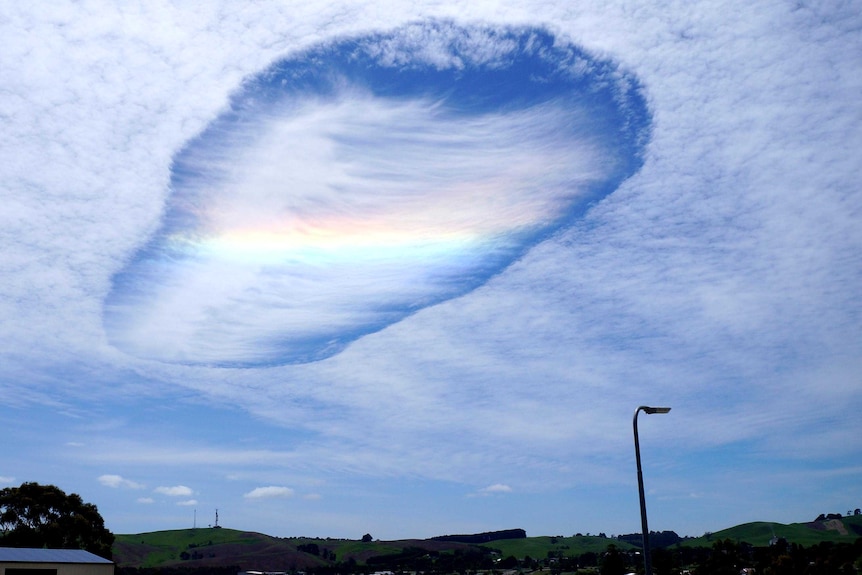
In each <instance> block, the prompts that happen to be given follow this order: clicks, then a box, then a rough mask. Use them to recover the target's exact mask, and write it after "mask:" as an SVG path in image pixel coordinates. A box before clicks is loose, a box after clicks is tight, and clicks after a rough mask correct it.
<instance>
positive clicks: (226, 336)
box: [104, 22, 650, 366]
mask: <svg viewBox="0 0 862 575" xmlns="http://www.w3.org/2000/svg"><path fill="white" fill-rule="evenodd" d="M638 86H639V85H638V83H637V81H636V79H634V78H632V77H631V76H630V75H627V74H626V73H624V72H622V71H621V70H620V69H619V68H618V67H617V66H615V65H614V64H613V63H612V62H608V61H603V60H598V59H596V58H594V57H591V56H590V55H588V54H586V53H585V52H583V51H581V50H579V49H578V48H577V47H575V46H573V45H571V44H569V43H566V42H565V41H564V40H562V39H560V38H555V37H554V36H552V35H551V34H550V33H548V32H547V31H544V30H542V29H534V28H493V27H461V26H458V25H456V24H454V23H451V22H423V23H417V24H413V25H410V26H406V27H403V28H400V29H397V30H395V31H393V32H391V33H387V34H378V35H371V36H366V37H360V38H349V39H339V40H335V41H332V42H328V43H325V44H322V45H320V46H317V47H315V48H312V49H310V50H307V51H305V52H302V53H299V54H296V55H293V56H291V57H288V58H286V59H285V60H283V61H281V62H278V63H276V64H275V65H273V66H271V67H270V68H269V69H267V70H264V71H263V72H261V73H260V74H258V75H257V76H255V77H253V78H250V79H249V80H248V81H247V82H245V83H244V85H243V86H242V88H241V89H240V91H239V92H238V93H237V94H236V95H235V96H234V97H233V98H232V100H231V103H230V107H229V109H227V110H226V111H225V112H224V113H223V114H222V115H220V116H219V117H218V118H217V119H216V120H215V121H213V122H212V124H211V125H210V126H209V127H208V128H207V129H206V130H205V131H204V132H203V133H202V134H201V135H200V136H199V137H197V138H195V139H194V140H192V141H191V142H189V143H188V144H187V145H186V146H185V147H184V148H183V149H182V150H181V151H180V152H179V153H178V154H177V155H176V157H175V159H174V166H173V172H172V182H171V187H172V190H171V191H172V194H171V197H170V199H169V201H168V205H167V207H166V210H165V216H164V220H163V222H162V225H161V228H160V229H159V231H158V232H157V233H156V234H155V235H154V237H153V238H152V239H151V241H150V242H149V243H148V244H147V245H145V246H143V247H142V248H141V250H140V251H139V252H138V253H137V254H136V255H135V257H134V258H133V259H132V260H131V261H130V262H129V263H128V265H127V266H126V268H125V269H124V270H123V271H121V272H120V273H119V274H117V275H116V276H115V278H114V284H113V289H112V291H111V293H110V295H109V297H108V298H107V300H106V303H105V313H104V321H105V327H106V331H107V333H108V336H109V338H110V341H111V342H112V343H113V344H114V345H116V346H117V347H118V348H120V349H122V350H124V351H125V352H127V353H130V354H132V355H135V356H139V357H142V358H147V359H154V360H159V361H164V362H175V363H184V364H200V365H216V366H262V365H277V364H287V363H304V362H311V361H317V360H321V359H324V358H326V357H329V356H331V355H333V354H336V353H338V352H339V351H341V350H342V349H344V347H345V346H346V345H348V344H349V343H350V342H352V341H355V340H356V339H358V338H360V337H362V336H364V335H367V334H370V333H373V332H376V331H379V330H381V329H383V328H385V327H386V326H388V325H391V324H393V323H395V322H398V321H400V320H402V319H404V318H405V317H407V316H409V315H410V314H412V313H415V312H416V311H418V310H420V309H423V308H425V307H428V306H431V305H434V304H437V303H440V302H442V301H445V300H448V299H450V298H453V297H457V296H460V295H463V294H466V293H468V292H470V291H471V290H474V289H476V288H477V287H479V286H481V285H482V284H483V283H485V282H486V281H487V280H488V279H489V278H490V277H492V276H494V275H495V274H498V273H499V272H501V271H502V270H503V269H505V268H506V267H507V266H509V265H510V264H511V263H512V262H513V261H515V260H517V259H518V258H519V257H520V256H522V255H523V254H524V253H525V252H526V251H527V250H528V249H530V247H532V246H533V245H535V244H536V243H537V242H540V241H542V240H543V239H546V238H547V237H548V236H549V235H550V234H552V233H554V232H555V231H556V230H558V229H560V228H561V227H565V226H569V225H571V224H572V223H573V222H574V221H576V220H577V218H578V217H580V216H581V215H582V214H583V212H584V210H585V209H587V207H588V206H589V205H590V204H591V203H593V202H595V201H597V200H599V199H601V198H602V197H604V196H605V195H607V194H609V193H611V192H612V191H613V190H614V189H615V188H616V187H617V186H618V185H619V183H620V182H621V181H622V180H624V179H625V178H627V177H628V176H630V175H631V174H632V173H634V172H635V171H636V170H637V169H638V168H639V167H640V165H641V162H642V159H641V157H642V151H643V146H644V145H645V142H646V141H647V138H648V133H649V120H650V118H649V114H648V111H647V108H646V105H645V102H644V99H643V97H642V95H641V93H640V90H639V87H638Z"/></svg>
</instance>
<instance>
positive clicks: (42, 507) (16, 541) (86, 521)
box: [0, 483, 114, 559]
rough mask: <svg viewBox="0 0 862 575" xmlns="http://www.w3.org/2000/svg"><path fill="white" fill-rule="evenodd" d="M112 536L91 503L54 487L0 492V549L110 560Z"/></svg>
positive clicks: (28, 486) (32, 485) (27, 486)
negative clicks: (70, 552)
mask: <svg viewBox="0 0 862 575" xmlns="http://www.w3.org/2000/svg"><path fill="white" fill-rule="evenodd" d="M113 544H114V534H113V533H111V532H110V531H108V530H107V529H106V528H105V521H104V519H102V516H101V515H100V514H99V510H98V509H97V508H96V506H95V505H93V504H92V503H84V501H83V500H82V499H81V496H80V495H78V494H76V493H72V494H71V495H66V493H65V492H63V490H61V489H60V488H58V487H56V486H54V485H40V484H38V483H22V484H21V486H20V487H6V488H4V489H0V546H6V547H37V548H42V547H47V548H49V549H84V550H86V551H89V552H91V553H95V554H96V555H99V556H100V557H104V558H106V559H110V558H111V546H112V545H113Z"/></svg>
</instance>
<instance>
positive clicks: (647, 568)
mask: <svg viewBox="0 0 862 575" xmlns="http://www.w3.org/2000/svg"><path fill="white" fill-rule="evenodd" d="M641 411H643V412H644V413H646V414H648V415H651V414H653V413H667V412H668V411H670V408H669V407H647V406H646V405H641V406H640V407H638V408H637V409H636V410H635V415H634V418H633V419H632V427H633V428H634V432H635V460H636V461H637V465H638V493H639V494H640V499H641V531H642V532H643V546H644V549H643V554H644V575H652V564H651V563H650V556H649V527H648V526H647V516H646V500H645V499H644V476H643V472H642V471H641V448H640V442H638V414H639V413H640V412H641Z"/></svg>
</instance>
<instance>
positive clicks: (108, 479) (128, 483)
mask: <svg viewBox="0 0 862 575" xmlns="http://www.w3.org/2000/svg"><path fill="white" fill-rule="evenodd" d="M99 483H101V484H102V485H105V486H107V487H113V488H119V487H125V488H128V489H143V488H144V487H145V485H143V484H141V483H138V482H136V481H132V480H131V479H125V478H123V477H122V476H120V475H100V476H99Z"/></svg>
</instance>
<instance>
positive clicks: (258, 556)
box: [113, 515, 862, 571]
mask: <svg viewBox="0 0 862 575" xmlns="http://www.w3.org/2000/svg"><path fill="white" fill-rule="evenodd" d="M773 537H780V538H783V539H786V540H787V541H788V542H790V543H797V544H799V545H802V546H806V547H807V546H811V545H815V544H817V543H821V542H824V541H831V542H834V543H839V542H848V543H852V542H854V541H856V539H858V538H859V537H862V515H856V516H852V517H842V518H840V519H830V520H823V521H812V522H810V523H792V524H789V525H785V524H782V523H770V522H755V523H746V524H743V525H737V526H735V527H730V528H728V529H723V530H721V531H717V532H715V533H711V534H708V535H705V536H703V537H697V538H688V539H683V540H682V541H680V543H679V545H682V546H685V547H712V545H713V544H714V543H715V542H716V541H718V540H724V539H730V540H732V541H735V542H746V543H750V544H751V545H754V546H756V547H765V546H768V545H769V542H770V540H771V539H772V538H773ZM610 544H614V545H615V546H616V547H617V548H619V549H621V550H628V549H634V548H636V546H635V545H631V544H630V543H627V542H625V541H621V540H618V539H610V538H607V537H600V536H589V535H587V536H581V535H577V536H573V537H548V536H538V537H524V538H519V539H499V540H495V541H490V542H488V543H482V544H478V545H477V544H468V543H458V542H453V541H436V540H433V539H422V540H418V539H408V540H400V541H370V542H362V541H357V540H349V539H321V538H301V537H292V538H280V537H272V536H270V535H264V534H262V533H254V532H248V531H237V530H234V529H225V528H201V529H180V530H174V531H155V532H152V533H138V534H132V535H117V536H116V541H115V543H114V548H113V551H114V561H115V562H116V564H117V566H118V567H121V568H125V567H136V568H141V567H144V568H146V567H160V568H165V567H189V568H202V567H203V568H215V567H239V568H241V569H245V570H248V569H256V570H262V571H282V570H300V571H304V570H308V569H312V568H314V567H320V566H326V565H334V564H335V563H338V562H355V563H356V564H357V565H369V566H370V565H384V564H387V561H390V562H391V561H397V560H399V558H415V557H418V556H422V555H428V556H434V557H442V556H447V555H448V556H452V555H460V556H462V557H463V556H465V554H469V553H480V554H482V555H487V554H488V553H489V552H490V551H491V550H494V551H496V552H498V553H499V558H507V557H515V558H517V559H519V560H523V559H524V558H525V557H531V558H532V559H535V560H544V559H548V558H551V557H556V558H561V557H577V556H580V555H583V554H586V553H601V552H603V551H605V550H607V547H608V545H610Z"/></svg>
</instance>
